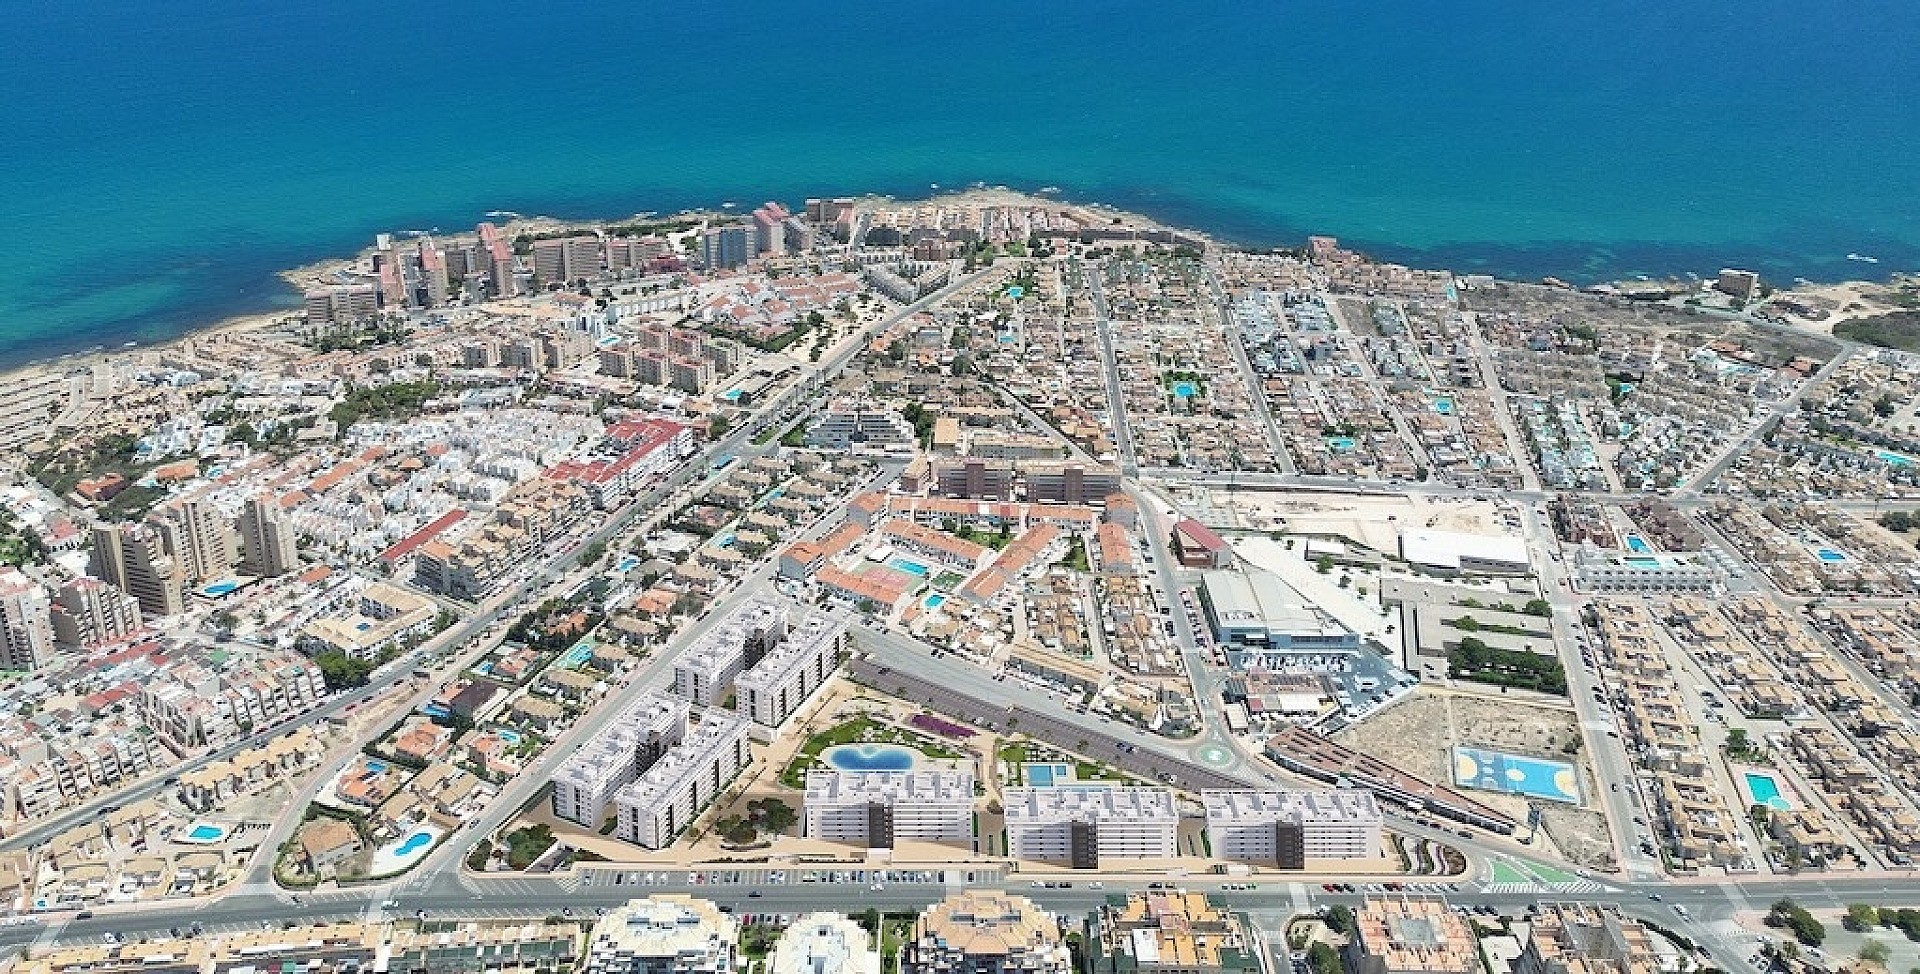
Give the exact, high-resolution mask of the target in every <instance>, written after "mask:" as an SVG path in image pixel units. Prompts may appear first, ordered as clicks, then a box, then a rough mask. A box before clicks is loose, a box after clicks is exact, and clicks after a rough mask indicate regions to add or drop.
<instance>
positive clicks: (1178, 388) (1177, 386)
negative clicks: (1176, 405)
mask: <svg viewBox="0 0 1920 974" xmlns="http://www.w3.org/2000/svg"><path fill="white" fill-rule="evenodd" d="M1199 391H1200V389H1199V387H1198V386H1195V385H1194V384H1193V383H1191V382H1176V383H1174V384H1173V394H1174V395H1176V396H1179V397H1180V398H1182V399H1192V398H1193V396H1194V394H1195V393H1197V392H1199Z"/></svg>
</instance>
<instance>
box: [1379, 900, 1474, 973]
mask: <svg viewBox="0 0 1920 974" xmlns="http://www.w3.org/2000/svg"><path fill="white" fill-rule="evenodd" d="M1353 924H1354V930H1353V934H1352V937H1351V940H1350V941H1349V943H1348V944H1347V951H1346V961H1347V970H1349V971H1352V972H1353V974H1478V972H1479V971H1480V949H1479V945H1478V942H1477V941H1476V940H1475V939H1474V935H1473V928H1472V926H1470V925H1469V924H1468V923H1467V918H1466V917H1464V916H1462V915H1461V914H1459V913H1457V912H1455V911H1454V910H1453V909H1452V908H1451V907H1449V906H1448V905H1447V901H1446V900H1445V899H1442V898H1441V897H1438V896H1404V897H1396V898H1392V899H1386V898H1380V897H1371V896H1370V897H1368V898H1367V899H1365V900H1364V901H1362V902H1361V904H1360V907H1359V908H1358V909H1356V910H1354V913H1353Z"/></svg>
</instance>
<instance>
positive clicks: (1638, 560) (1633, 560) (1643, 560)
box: [1620, 555, 1660, 568]
mask: <svg viewBox="0 0 1920 974" xmlns="http://www.w3.org/2000/svg"><path fill="white" fill-rule="evenodd" d="M1620 560H1621V561H1623V562H1626V563H1627V564H1628V565H1631V566H1632V567H1634V568H1659V567H1660V559H1658V558H1655V557H1654V556H1652V555H1628V556H1626V557H1625V558H1622V559H1620Z"/></svg>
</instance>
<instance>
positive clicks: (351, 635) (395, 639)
mask: <svg viewBox="0 0 1920 974" xmlns="http://www.w3.org/2000/svg"><path fill="white" fill-rule="evenodd" d="M438 615H439V607H438V606H436V605H435V604H434V602H433V600H432V599H429V598H427V597H426V596H424V595H417V594H415V593H413V592H410V591H408V590H406V589H403V588H400V587H398V586H395V585H389V584H387V583H385V582H374V583H373V584H371V585H368V586H367V587H365V588H363V589H361V590H360V595H359V598H358V599H356V600H355V602H354V606H353V609H352V610H351V611H349V612H346V613H343V614H340V615H332V616H321V617H319V618H317V619H314V620H313V621H312V622H309V623H307V624H306V626H305V627H303V628H302V629H301V630H300V640H299V641H300V646H301V648H302V649H304V650H306V651H307V652H309V653H321V652H327V651H333V652H337V653H341V654H343V655H346V656H349V657H351V658H353V659H361V660H376V659H379V658H380V654H381V651H382V650H385V649H387V648H388V647H391V646H396V645H398V644H399V643H401V642H402V641H404V640H405V639H407V637H409V636H424V635H425V634H426V633H427V632H429V631H430V630H431V628H432V626H433V621H434V618H435V617H436V616H438Z"/></svg>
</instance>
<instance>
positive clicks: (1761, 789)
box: [1744, 771, 1793, 812]
mask: <svg viewBox="0 0 1920 974" xmlns="http://www.w3.org/2000/svg"><path fill="white" fill-rule="evenodd" d="M1744 777H1745V778H1746V779H1747V794H1749V795H1752V796H1753V803H1754V804H1755V805H1765V806H1767V807H1768V808H1771V809H1773V810H1774V811H1776V812H1789V811H1792V810H1793V803H1792V802H1790V801H1788V800H1786V799H1785V798H1784V797H1782V796H1781V794H1780V783H1779V782H1777V781H1775V780H1773V776H1772V775H1770V774H1763V773H1761V772H1758V771H1748V772H1747V773H1746V774H1745V775H1744Z"/></svg>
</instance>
